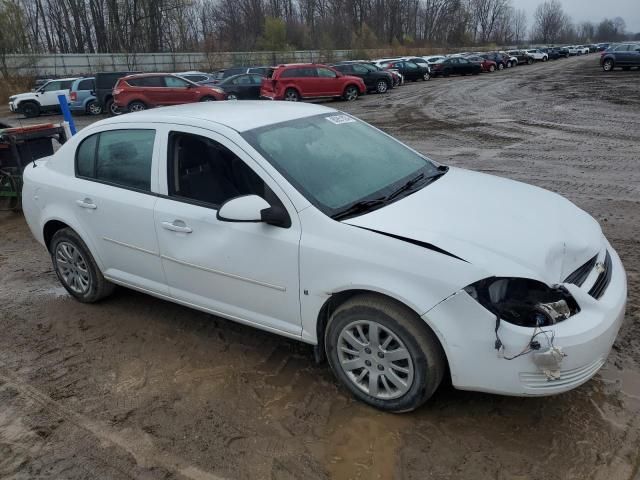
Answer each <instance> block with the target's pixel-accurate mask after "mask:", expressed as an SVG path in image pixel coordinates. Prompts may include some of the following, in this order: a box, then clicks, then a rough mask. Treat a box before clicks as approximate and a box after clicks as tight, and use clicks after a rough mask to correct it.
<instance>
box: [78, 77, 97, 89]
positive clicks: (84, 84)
mask: <svg viewBox="0 0 640 480" xmlns="http://www.w3.org/2000/svg"><path fill="white" fill-rule="evenodd" d="M94 89H95V85H94V82H93V80H92V79H90V78H87V79H85V80H81V81H80V83H78V90H94Z"/></svg>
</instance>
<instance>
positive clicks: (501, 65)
mask: <svg viewBox="0 0 640 480" xmlns="http://www.w3.org/2000/svg"><path fill="white" fill-rule="evenodd" d="M498 70H504V63H502V62H500V63H499V64H498Z"/></svg>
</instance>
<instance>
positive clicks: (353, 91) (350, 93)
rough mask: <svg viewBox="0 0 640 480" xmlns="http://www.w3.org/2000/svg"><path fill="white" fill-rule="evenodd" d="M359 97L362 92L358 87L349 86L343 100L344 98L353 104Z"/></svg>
mask: <svg viewBox="0 0 640 480" xmlns="http://www.w3.org/2000/svg"><path fill="white" fill-rule="evenodd" d="M358 95H360V92H359V91H358V87H356V86H354V85H349V86H348V87H347V88H345V89H344V94H343V95H342V98H344V99H345V100H346V101H347V102H353V101H354V100H357V99H358Z"/></svg>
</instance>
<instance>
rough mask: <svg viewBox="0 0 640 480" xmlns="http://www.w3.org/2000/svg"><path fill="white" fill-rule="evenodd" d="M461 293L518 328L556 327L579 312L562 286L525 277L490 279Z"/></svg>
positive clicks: (474, 284)
mask: <svg viewBox="0 0 640 480" xmlns="http://www.w3.org/2000/svg"><path fill="white" fill-rule="evenodd" d="M464 290H465V291H466V292H467V293H468V294H469V295H470V296H471V297H473V298H474V299H475V300H476V301H477V302H478V303H480V304H481V305H482V306H483V307H484V308H486V309H487V310H489V311H490V312H491V313H493V314H495V315H497V316H498V317H499V318H500V319H502V320H504V321H506V322H509V323H512V324H514V325H519V326H521V327H531V328H535V327H544V326H549V325H555V324H556V323H558V322H561V321H563V320H566V319H567V318H569V317H571V316H573V315H575V314H576V313H578V312H579V311H580V307H579V306H578V304H577V302H576V301H575V299H574V298H573V296H572V295H571V294H570V293H569V291H568V290H567V289H566V288H565V287H563V286H561V285H555V286H552V287H549V286H548V285H546V284H544V283H542V282H539V281H537V280H530V279H528V278H512V277H490V278H485V279H484V280H480V281H478V282H475V283H472V284H471V285H469V286H467V287H465V289H464Z"/></svg>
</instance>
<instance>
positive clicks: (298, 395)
mask: <svg viewBox="0 0 640 480" xmlns="http://www.w3.org/2000/svg"><path fill="white" fill-rule="evenodd" d="M331 105H332V106H334V107H336V108H342V109H344V110H345V111H348V112H350V113H353V114H355V115H357V116H359V117H361V118H363V119H364V120H367V121H369V122H371V123H373V124H374V125H376V126H378V127H379V128H382V129H383V130H385V131H387V132H389V133H391V134H393V135H396V136H398V137H399V138H401V139H402V140H404V141H406V142H407V143H408V144H410V145H411V146H413V147H414V148H416V149H418V150H420V151H422V152H424V153H426V154H427V155H429V156H431V157H432V158H434V159H436V160H438V161H441V162H444V163H446V164H450V165H457V166H462V167H465V168H470V169H474V170H479V171H484V172H490V173H493V174H496V175H500V176H505V177H509V178H513V179H516V180H521V181H524V182H528V183H531V184H535V185H538V186H540V187H544V188H547V189H550V190H553V191H555V192H558V193H560V194H562V195H565V196H566V197H568V198H569V199H570V200H572V201H573V202H575V203H576V204H577V205H578V206H580V207H581V208H583V209H584V210H586V211H588V212H589V213H590V214H591V215H593V216H594V217H595V218H596V219H597V220H598V221H599V222H600V223H601V225H602V226H603V229H604V231H605V233H606V235H607V236H608V238H609V239H610V241H611V242H612V244H613V246H614V247H615V248H616V249H617V250H618V252H619V254H620V256H621V257H622V260H623V262H624V264H625V266H626V269H627V273H628V279H629V305H628V309H627V316H626V318H625V322H624V325H623V328H622V330H621V332H620V335H619V337H618V340H617V341H616V343H615V345H614V350H613V352H612V354H611V356H610V357H609V360H608V362H607V364H606V365H605V367H604V368H603V369H602V370H601V372H600V373H599V374H598V375H597V376H596V377H595V378H594V379H593V380H592V381H590V382H588V383H587V384H585V385H583V386H582V387H580V388H578V389H576V390H574V391H572V392H570V393H567V394H563V395H560V396H556V397H548V398H540V399H527V398H510V397H499V396H494V395H487V394H479V393H471V392H461V391H456V390H454V389H453V388H451V387H450V386H447V385H444V386H443V387H441V388H440V390H439V391H438V392H437V393H436V395H435V396H434V398H433V399H432V400H431V401H430V402H429V403H428V404H427V405H425V406H424V407H423V408H421V409H420V410H419V411H417V412H413V413H411V414H406V415H389V414H383V413H380V412H377V411H375V410H372V409H370V408H367V407H365V406H363V405H362V404H360V403H358V402H356V401H354V400H352V399H351V398H350V397H349V395H348V394H347V393H346V392H345V391H344V390H343V389H342V388H340V387H339V386H338V385H337V384H336V382H335V381H334V379H333V377H332V376H331V374H330V372H329V370H328V367H327V366H322V365H321V366H317V365H315V364H314V361H313V355H312V350H311V348H309V347H308V346H306V345H304V344H299V343H296V342H294V341H290V340H287V339H283V338H280V337H277V336H275V335H271V334H267V333H263V332H260V331H257V330H254V329H251V328H248V327H244V326H241V325H238V324H234V323H232V322H229V321H226V320H223V319H220V318H216V317H212V316H210V315H206V314H204V313H199V312H196V311H193V310H189V309H187V308H184V307H181V306H178V305H174V304H171V303H168V302H164V301H161V300H158V299H155V298H152V297H149V296H145V295H142V294H139V293H136V292H133V291H128V290H125V289H119V290H118V291H117V292H116V294H115V295H114V296H113V297H112V298H110V299H109V300H107V301H105V302H103V303H101V304H98V305H82V304H79V303H77V302H75V301H73V300H72V299H71V298H70V297H69V296H68V295H67V294H66V292H65V291H64V290H63V289H62V288H61V287H60V286H59V284H58V282H57V280H56V278H55V275H54V273H53V272H52V270H51V264H50V261H49V258H48V255H47V253H46V252H45V251H44V250H43V249H42V248H41V247H40V246H39V245H37V244H36V243H35V242H34V240H33V239H32V237H31V235H30V233H29V232H28V229H27V226H26V224H25V222H24V219H23V218H22V216H21V215H18V214H11V213H0V332H1V334H0V477H1V478H10V479H39V478H53V479H66V478H73V479H76V478H87V479H96V478H109V479H120V478H123V479H124V478H136V479H138V478H140V479H172V478H176V479H193V480H201V479H218V478H241V479H262V478H273V479H309V480H312V479H323V478H349V479H367V480H368V479H376V478H380V479H387V478H405V479H416V480H418V479H420V480H424V479H459V478H462V479H473V480H482V479H525V478H535V479H587V478H588V479H594V480H600V479H606V480H618V479H630V480H631V479H637V478H638V475H639V468H640V275H639V272H640V240H639V237H638V232H639V231H640V191H639V189H638V186H639V185H640V71H631V72H622V71H615V72H613V73H607V74H605V73H603V72H602V71H601V70H600V69H599V68H598V66H597V58H596V57H595V56H594V55H590V56H586V57H579V58H578V57H576V58H571V59H568V60H559V61H555V62H547V63H545V64H537V65H533V66H530V67H529V66H520V67H516V68H515V69H512V70H506V71H504V72H495V73H493V74H483V75H481V76H480V77H466V78H454V77H452V78H448V79H434V80H432V81H430V82H417V83H410V84H408V85H406V86H405V87H402V88H400V89H396V90H393V91H391V92H390V93H388V94H386V95H369V96H366V97H364V98H362V99H360V100H358V101H357V102H355V103H351V104H346V103H332V104H331ZM4 115H8V114H6V113H5V114H4ZM16 118H17V117H10V116H4V117H0V121H3V120H7V121H9V122H11V123H13V124H17V123H18V122H17V121H16ZM51 118H54V117H51ZM49 119H50V118H49V117H47V118H40V119H39V121H43V120H44V121H48V120H49ZM91 120H92V119H90V118H87V117H80V118H79V120H78V124H79V126H84V125H86V124H88V123H89V122H90V121H91ZM23 123H34V122H33V121H29V122H23ZM435 207H437V208H446V206H444V205H441V206H434V208H435ZM532 208H535V206H532ZM539 213H540V215H554V212H547V211H544V212H543V211H541V212H539ZM501 233H502V234H504V235H509V232H508V231H505V232H501Z"/></svg>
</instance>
